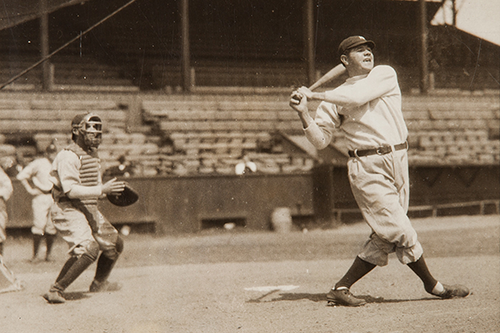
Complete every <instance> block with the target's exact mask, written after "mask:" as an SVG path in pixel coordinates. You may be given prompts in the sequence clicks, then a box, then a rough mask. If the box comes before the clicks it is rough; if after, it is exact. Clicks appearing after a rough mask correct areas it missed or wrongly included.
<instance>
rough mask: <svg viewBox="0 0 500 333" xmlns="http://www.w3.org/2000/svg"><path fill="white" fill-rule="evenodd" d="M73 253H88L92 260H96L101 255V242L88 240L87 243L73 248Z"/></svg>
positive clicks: (77, 254)
mask: <svg viewBox="0 0 500 333" xmlns="http://www.w3.org/2000/svg"><path fill="white" fill-rule="evenodd" d="M73 254H74V255H76V256H83V255H86V256H88V257H89V258H90V259H92V260H96V259H97V256H98V255H99V244H97V242H96V241H87V242H85V243H81V244H79V245H78V246H77V247H75V249H74V250H73Z"/></svg>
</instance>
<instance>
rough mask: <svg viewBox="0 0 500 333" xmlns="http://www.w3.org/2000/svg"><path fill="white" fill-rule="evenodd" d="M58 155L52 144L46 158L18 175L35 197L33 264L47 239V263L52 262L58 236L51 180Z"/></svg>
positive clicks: (33, 209)
mask: <svg viewBox="0 0 500 333" xmlns="http://www.w3.org/2000/svg"><path fill="white" fill-rule="evenodd" d="M56 154H57V148H56V146H55V145H54V144H50V145H49V146H47V148H46V149H45V154H44V155H45V156H44V157H41V158H37V159H35V160H34V161H33V162H31V163H30V164H28V165H27V166H26V167H25V168H24V169H23V170H21V172H19V173H18V174H17V179H18V180H20V181H21V184H23V186H24V188H25V189H26V191H27V192H28V193H29V194H31V195H32V196H33V198H32V200H31V209H32V211H33V226H32V227H31V233H32V234H33V257H32V258H31V262H32V263H36V262H38V250H39V248H40V244H41V242H42V239H44V238H45V244H46V249H47V250H46V252H45V261H50V260H51V253H52V245H53V244H54V240H55V237H56V234H57V230H56V228H55V227H54V224H53V223H52V219H51V218H50V208H51V207H52V204H53V202H54V201H53V200H52V182H51V181H50V180H49V173H50V170H51V168H52V161H53V160H54V158H55V156H56Z"/></svg>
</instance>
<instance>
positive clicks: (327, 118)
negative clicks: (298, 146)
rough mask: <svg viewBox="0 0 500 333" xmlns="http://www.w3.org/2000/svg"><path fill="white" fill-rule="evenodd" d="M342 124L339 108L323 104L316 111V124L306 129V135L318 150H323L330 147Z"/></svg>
mask: <svg viewBox="0 0 500 333" xmlns="http://www.w3.org/2000/svg"><path fill="white" fill-rule="evenodd" d="M341 124H342V120H341V118H340V115H339V114H338V112H337V107H336V106H335V105H333V104H331V103H326V102H321V103H320V105H319V106H318V108H317V110H316V117H315V118H314V122H313V123H312V124H311V125H309V126H308V127H307V128H305V129H304V134H305V136H306V138H307V139H308V140H309V142H311V144H312V145H313V146H314V147H316V149H320V150H321V149H324V148H326V147H328V145H329V144H330V142H331V140H332V137H333V133H334V131H335V130H336V128H338V127H340V125H341Z"/></svg>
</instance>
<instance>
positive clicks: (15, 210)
mask: <svg viewBox="0 0 500 333" xmlns="http://www.w3.org/2000/svg"><path fill="white" fill-rule="evenodd" d="M410 181H411V193H410V206H419V205H439V204H446V203H456V202H467V201H478V200H492V199H494V200H498V199H500V168H499V167H498V166H469V167H466V166H462V167H459V166H456V167H451V166H450V167H412V168H410ZM129 183H130V184H131V185H132V186H133V187H134V188H135V189H136V190H137V191H138V192H139V194H140V196H141V199H140V200H139V202H137V203H135V204H134V205H132V206H129V207H116V206H113V205H112V204H110V203H109V202H108V201H107V200H102V201H101V202H100V205H101V211H102V212H103V214H104V215H105V216H106V217H108V219H109V220H110V221H111V222H112V223H114V224H133V223H143V222H154V223H156V230H157V233H158V234H176V233H191V232H197V231H199V230H201V229H202V228H203V227H210V226H215V225H220V226H222V224H224V223H226V222H235V223H236V224H239V225H243V224H244V225H246V227H247V228H249V229H252V230H269V229H270V228H271V227H270V226H271V223H270V222H271V221H270V216H271V213H272V212H273V210H274V209H275V208H277V207H288V208H290V210H291V213H292V216H293V218H294V222H295V223H296V221H297V220H300V219H303V218H310V219H313V215H314V219H315V220H316V222H318V223H324V222H335V221H334V220H335V214H334V211H335V209H342V208H347V209H349V208H357V205H356V203H355V201H354V198H353V196H352V193H351V189H350V186H349V182H348V180H347V168H345V167H334V166H332V165H320V166H318V167H316V168H315V169H314V170H313V172H312V173H311V174H297V175H260V174H256V175H247V176H228V175H224V176H193V177H156V178H133V179H129ZM13 185H14V194H13V196H12V198H11V199H10V200H9V202H8V210H9V223H8V227H29V226H30V225H31V198H30V196H29V195H28V194H27V193H26V191H25V190H24V188H23V186H22V185H21V183H20V182H19V181H17V180H13ZM337 223H340V221H337Z"/></svg>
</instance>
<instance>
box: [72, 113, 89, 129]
mask: <svg viewBox="0 0 500 333" xmlns="http://www.w3.org/2000/svg"><path fill="white" fill-rule="evenodd" d="M87 115H88V113H80V114H77V115H76V116H75V117H74V118H73V120H72V121H71V127H75V126H78V125H80V124H81V122H82V120H83V119H85V117H86V116H87Z"/></svg>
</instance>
